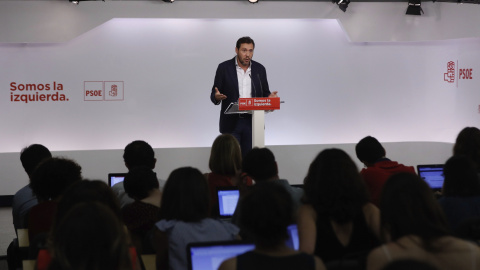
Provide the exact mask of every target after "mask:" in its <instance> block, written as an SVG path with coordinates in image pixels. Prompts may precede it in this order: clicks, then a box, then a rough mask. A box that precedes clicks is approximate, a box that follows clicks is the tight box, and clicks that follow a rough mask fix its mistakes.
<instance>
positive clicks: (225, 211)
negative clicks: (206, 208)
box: [217, 187, 240, 218]
mask: <svg viewBox="0 0 480 270" xmlns="http://www.w3.org/2000/svg"><path fill="white" fill-rule="evenodd" d="M217 196H218V213H219V216H220V218H229V217H232V216H233V213H234V212H235V209H236V208H237V203H238V199H239V197H240V192H239V190H238V188H237V187H217Z"/></svg>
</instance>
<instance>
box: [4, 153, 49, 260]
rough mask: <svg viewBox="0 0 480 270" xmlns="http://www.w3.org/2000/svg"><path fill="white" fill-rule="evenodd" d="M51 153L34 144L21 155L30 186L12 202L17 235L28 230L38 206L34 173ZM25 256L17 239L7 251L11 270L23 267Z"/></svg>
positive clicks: (18, 192)
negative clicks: (33, 210) (31, 216)
mask: <svg viewBox="0 0 480 270" xmlns="http://www.w3.org/2000/svg"><path fill="white" fill-rule="evenodd" d="M51 157H52V154H51V153H50V151H49V150H48V149H47V148H46V147H45V146H43V145H41V144H32V145H30V146H28V147H25V148H24V149H23V150H22V152H21V154H20V161H21V162H22V166H23V168H24V169H25V172H26V173H27V174H28V178H29V184H27V185H26V186H24V187H23V188H21V189H20V190H19V191H17V192H16V193H15V195H14V196H13V200H12V219H13V227H14V229H15V233H17V229H26V228H28V226H27V221H28V212H29V211H30V209H31V208H32V207H33V206H35V205H37V204H38V200H37V197H36V196H35V195H34V194H33V191H32V188H31V187H30V182H31V178H32V175H33V171H34V170H35V168H36V167H37V165H38V164H39V163H40V162H42V161H43V160H45V159H48V158H51ZM24 255H25V254H23V253H22V251H21V250H20V248H19V244H18V239H17V238H15V239H14V240H13V241H12V242H11V243H10V245H9V246H8V249H7V262H8V268H9V269H17V268H19V267H20V266H21V265H22V261H21V260H22V257H24Z"/></svg>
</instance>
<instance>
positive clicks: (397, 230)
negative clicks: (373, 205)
mask: <svg viewBox="0 0 480 270" xmlns="http://www.w3.org/2000/svg"><path fill="white" fill-rule="evenodd" d="M380 212H381V226H382V236H383V238H384V241H385V242H386V244H384V245H383V246H380V247H378V248H376V249H374V250H373V251H372V252H371V253H370V254H369V256H368V258H367V270H378V269H383V267H384V266H385V265H387V264H388V263H389V262H391V261H396V260H403V259H415V260H419V261H423V262H427V263H429V264H431V265H432V266H434V267H436V268H437V269H439V270H450V269H455V270H475V269H479V268H480V249H479V248H478V246H476V245H474V244H473V243H470V242H468V241H464V240H461V239H459V238H456V237H453V236H451V234H450V231H449V229H448V226H447V221H446V218H445V215H444V213H443V212H442V210H441V208H440V205H439V204H438V203H437V201H436V200H435V198H434V196H433V192H432V191H431V190H430V188H429V187H428V185H427V184H426V183H425V182H424V181H423V180H422V179H421V178H420V177H418V176H417V175H415V174H411V173H398V174H396V175H393V176H392V177H390V178H389V179H388V181H387V182H386V183H385V185H384V187H383V191H382V195H381V199H380Z"/></svg>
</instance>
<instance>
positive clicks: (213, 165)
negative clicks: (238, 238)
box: [205, 134, 252, 217]
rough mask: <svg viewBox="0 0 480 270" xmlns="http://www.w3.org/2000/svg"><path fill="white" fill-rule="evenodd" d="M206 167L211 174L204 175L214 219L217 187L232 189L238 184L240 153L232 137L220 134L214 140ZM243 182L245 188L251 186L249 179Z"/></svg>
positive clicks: (240, 166)
mask: <svg viewBox="0 0 480 270" xmlns="http://www.w3.org/2000/svg"><path fill="white" fill-rule="evenodd" d="M208 167H209V168H210V170H211V172H210V173H206V174H205V177H206V178H207V182H208V187H209V190H210V204H211V215H212V216H214V217H216V216H218V213H217V212H218V211H217V208H218V198H217V187H233V186H237V185H238V184H239V183H237V178H236V177H237V174H238V173H239V172H240V170H241V169H242V152H241V150H240V144H239V143H238V141H237V139H236V138H235V137H234V136H233V135H231V134H221V135H219V136H218V137H217V138H216V139H215V141H214V142H213V144H212V149H211V152H210V159H209V161H208ZM244 181H245V185H246V186H251V185H252V179H251V178H250V177H245V178H244ZM245 185H240V186H245ZM241 192H242V191H241Z"/></svg>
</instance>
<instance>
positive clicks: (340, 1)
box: [332, 0, 350, 12]
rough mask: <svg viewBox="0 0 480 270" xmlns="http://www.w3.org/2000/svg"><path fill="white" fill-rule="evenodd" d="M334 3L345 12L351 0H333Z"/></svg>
mask: <svg viewBox="0 0 480 270" xmlns="http://www.w3.org/2000/svg"><path fill="white" fill-rule="evenodd" d="M332 3H334V4H337V5H338V8H339V9H340V10H341V11H343V12H345V11H347V7H348V4H350V0H332Z"/></svg>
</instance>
